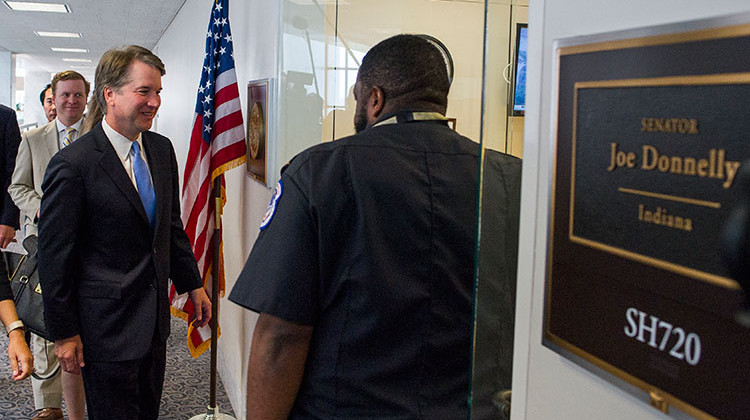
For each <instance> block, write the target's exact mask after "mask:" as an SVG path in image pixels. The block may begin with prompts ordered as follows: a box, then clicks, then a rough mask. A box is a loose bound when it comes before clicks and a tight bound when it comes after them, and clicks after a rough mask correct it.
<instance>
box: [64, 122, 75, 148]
mask: <svg viewBox="0 0 750 420" xmlns="http://www.w3.org/2000/svg"><path fill="white" fill-rule="evenodd" d="M75 132H76V129H75V128H73V127H68V128H66V129H65V137H63V142H62V147H63V148H66V147H68V146H70V143H73V133H75Z"/></svg>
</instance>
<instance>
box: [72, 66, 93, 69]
mask: <svg viewBox="0 0 750 420" xmlns="http://www.w3.org/2000/svg"><path fill="white" fill-rule="evenodd" d="M70 68H71V69H93V68H96V67H94V66H70Z"/></svg>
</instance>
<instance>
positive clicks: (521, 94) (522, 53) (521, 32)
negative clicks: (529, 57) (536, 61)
mask: <svg viewBox="0 0 750 420" xmlns="http://www.w3.org/2000/svg"><path fill="white" fill-rule="evenodd" d="M528 33H529V26H528V24H526V23H519V24H517V25H516V51H515V58H516V59H515V61H514V63H515V65H514V66H513V108H512V109H513V112H512V114H513V115H514V116H522V115H524V112H525V111H526V50H527V48H528V45H529V42H528V39H529V37H528Z"/></svg>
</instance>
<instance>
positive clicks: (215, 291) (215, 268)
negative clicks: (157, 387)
mask: <svg viewBox="0 0 750 420" xmlns="http://www.w3.org/2000/svg"><path fill="white" fill-rule="evenodd" d="M223 177H224V175H220V176H218V177H216V179H214V185H213V188H212V190H213V197H214V200H215V201H214V204H215V208H214V214H215V215H216V220H215V223H214V234H213V244H212V246H213V249H214V255H213V261H212V263H211V322H210V325H211V373H210V376H211V380H210V383H211V393H210V398H209V401H210V402H209V404H208V412H206V414H205V415H204V414H199V415H197V416H193V417H191V418H190V420H235V418H234V417H232V416H230V415H228V414H221V413H219V407H218V406H217V404H216V376H217V370H216V361H217V356H218V350H219V349H218V347H219V346H218V345H217V343H218V330H219V328H218V326H219V252H220V251H221V207H222V202H221V180H222V178H223Z"/></svg>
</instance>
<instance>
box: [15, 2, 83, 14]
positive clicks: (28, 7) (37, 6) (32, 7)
mask: <svg viewBox="0 0 750 420" xmlns="http://www.w3.org/2000/svg"><path fill="white" fill-rule="evenodd" d="M3 3H5V5H6V6H8V8H9V9H10V10H13V11H16V12H54V13H70V6H68V5H67V4H61V3H37V2H30V1H4V2H3Z"/></svg>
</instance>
